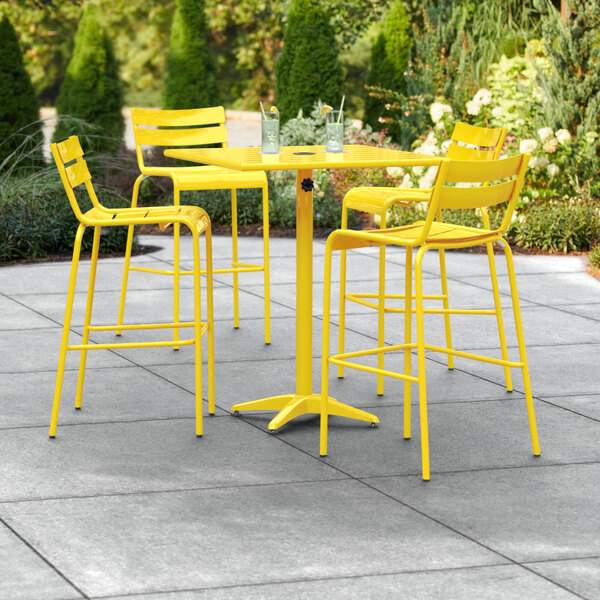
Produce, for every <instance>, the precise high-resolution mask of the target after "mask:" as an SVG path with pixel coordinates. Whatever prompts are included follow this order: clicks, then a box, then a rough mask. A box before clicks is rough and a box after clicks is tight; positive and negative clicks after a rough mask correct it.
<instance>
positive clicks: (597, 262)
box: [588, 244, 600, 269]
mask: <svg viewBox="0 0 600 600" xmlns="http://www.w3.org/2000/svg"><path fill="white" fill-rule="evenodd" d="M588 260H589V261H590V264H591V265H592V267H594V269H600V244H596V245H595V246H594V247H593V248H592V250H591V252H590V253H589V254H588Z"/></svg>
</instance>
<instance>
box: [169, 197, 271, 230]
mask: <svg viewBox="0 0 600 600" xmlns="http://www.w3.org/2000/svg"><path fill="white" fill-rule="evenodd" d="M171 201H172V196H171V199H169V198H167V203H168V202H171ZM181 203H182V204H193V205H194V206H200V207H202V208H203V209H204V210H205V211H206V212H207V213H208V216H209V217H210V220H211V222H212V223H214V224H218V225H231V192H230V190H202V191H194V192H183V193H182V194H181ZM237 212H238V224H239V225H251V224H253V223H260V222H262V190H253V189H243V190H238V192H237Z"/></svg>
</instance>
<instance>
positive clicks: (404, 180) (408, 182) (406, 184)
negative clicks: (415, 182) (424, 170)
mask: <svg viewBox="0 0 600 600" xmlns="http://www.w3.org/2000/svg"><path fill="white" fill-rule="evenodd" d="M400 187H402V188H409V187H412V181H411V180H410V175H409V174H408V173H407V174H406V175H405V176H404V177H403V178H402V183H401V184H400Z"/></svg>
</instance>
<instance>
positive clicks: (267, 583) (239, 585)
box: [92, 562, 513, 600]
mask: <svg viewBox="0 0 600 600" xmlns="http://www.w3.org/2000/svg"><path fill="white" fill-rule="evenodd" d="M512 566H513V565H511V564H510V563H506V562H501V563H498V564H491V565H469V566H465V567H436V568H433V569H405V570H399V571H382V572H380V573H363V574H358V575H340V576H337V577H314V578H312V577H311V578H309V579H299V578H294V579H281V580H276V581H261V582H257V583H237V584H232V585H222V586H214V587H195V588H182V589H169V590H158V591H152V592H132V593H126V594H116V595H112V594H111V595H109V596H92V598H93V600H112V599H113V598H114V599H115V600H118V599H119V598H131V597H135V596H143V595H147V594H172V593H181V594H183V593H187V592H208V591H215V590H228V589H236V588H253V587H257V588H258V587H267V586H279V585H289V584H294V583H314V582H321V581H338V580H343V579H373V578H376V577H388V576H394V575H413V574H416V575H419V574H429V573H445V572H450V573H452V572H453V571H463V570H475V569H486V568H491V569H495V568H497V567H512Z"/></svg>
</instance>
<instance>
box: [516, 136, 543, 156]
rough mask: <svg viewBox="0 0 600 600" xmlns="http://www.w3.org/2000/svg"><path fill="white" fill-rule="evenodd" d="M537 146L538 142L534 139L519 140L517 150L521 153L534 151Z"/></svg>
mask: <svg viewBox="0 0 600 600" xmlns="http://www.w3.org/2000/svg"><path fill="white" fill-rule="evenodd" d="M538 146H539V144H538V143H537V141H536V140H531V139H529V140H521V143H520V144H519V152H520V153H521V154H524V153H525V152H529V153H531V152H535V151H536V150H537V148H538Z"/></svg>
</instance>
